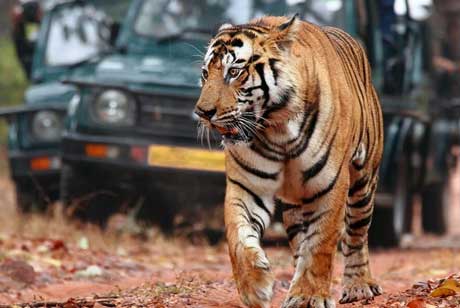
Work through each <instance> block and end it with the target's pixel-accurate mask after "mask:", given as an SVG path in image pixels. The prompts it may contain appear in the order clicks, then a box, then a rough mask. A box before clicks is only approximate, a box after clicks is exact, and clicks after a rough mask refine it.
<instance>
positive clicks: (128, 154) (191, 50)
mask: <svg viewBox="0 0 460 308" xmlns="http://www.w3.org/2000/svg"><path fill="white" fill-rule="evenodd" d="M309 2H312V4H311V6H310V4H308V3H309ZM308 3H307V2H304V1H294V2H293V1H285V0H282V1H280V0H277V1H269V2H268V1H234V0H233V1H205V0H199V1H188V0H180V1H165V0H159V1H157V0H134V1H133V2H132V5H131V8H130V10H129V12H128V16H127V18H126V20H125V22H124V24H123V25H122V27H121V30H120V36H119V37H118V41H117V43H116V50H118V53H116V54H112V55H110V56H108V57H105V58H103V59H101V61H100V62H99V64H98V65H97V68H96V70H95V73H94V74H92V75H87V76H80V77H79V78H71V79H69V80H68V81H67V83H68V84H72V85H76V86H78V88H79V100H78V102H76V103H75V104H72V106H71V108H70V109H69V116H68V117H69V118H68V121H67V125H66V128H65V133H64V135H63V148H62V149H63V150H62V151H63V153H62V157H63V169H62V178H61V184H62V185H61V195H62V199H63V201H64V203H65V204H66V205H67V206H71V207H72V208H77V209H81V211H77V212H78V213H76V214H78V215H79V216H80V217H85V218H88V219H91V220H93V221H98V222H102V223H103V221H104V219H106V218H107V216H108V215H109V214H110V213H111V212H113V211H116V210H117V209H119V207H120V206H130V205H131V206H136V205H139V206H140V205H141V204H142V205H143V206H140V212H139V213H138V216H140V217H144V218H146V217H148V218H152V219H156V220H158V221H159V223H160V225H161V226H162V227H163V229H164V230H171V227H172V226H173V220H174V216H175V214H176V213H177V212H178V211H179V210H180V211H181V212H182V211H184V210H185V211H187V212H188V214H187V215H185V217H186V220H188V221H193V216H192V215H193V214H198V215H200V213H201V216H202V217H205V218H206V220H209V219H208V215H209V214H206V213H209V211H205V210H200V209H206V208H208V207H213V206H214V207H215V206H216V205H219V204H222V203H223V200H224V189H225V175H224V155H223V152H222V151H221V150H220V148H219V145H218V143H219V142H220V140H214V139H212V138H210V139H211V140H210V148H208V146H207V145H203V142H202V144H200V140H199V138H198V141H197V123H198V122H197V118H196V116H195V115H194V113H193V108H194V105H195V102H196V100H197V98H198V96H199V92H200V88H199V85H198V81H199V79H200V75H201V65H202V63H201V61H202V57H203V52H204V51H205V47H206V44H207V42H208V41H209V39H210V38H211V37H212V35H213V34H215V33H216V31H217V29H218V27H219V26H220V25H221V24H222V23H224V22H231V23H235V24H241V23H245V22H247V21H249V20H250V19H252V18H254V17H256V16H262V15H267V14H273V15H283V14H287V15H289V14H292V15H293V14H295V13H296V12H301V13H302V17H303V18H309V19H314V18H317V19H319V22H324V23H329V24H336V25H338V26H344V25H345V19H344V16H343V14H344V10H343V9H340V7H339V8H336V7H334V6H333V7H332V8H331V7H330V5H329V6H327V5H325V4H324V1H308ZM339 4H340V5H341V1H339ZM204 139H206V138H204ZM204 142H205V143H206V140H204ZM219 221H220V220H219Z"/></svg>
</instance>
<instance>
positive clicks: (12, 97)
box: [0, 38, 27, 106]
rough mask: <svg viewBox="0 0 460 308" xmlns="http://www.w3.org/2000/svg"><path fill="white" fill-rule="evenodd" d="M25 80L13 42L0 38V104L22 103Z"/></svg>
mask: <svg viewBox="0 0 460 308" xmlns="http://www.w3.org/2000/svg"><path fill="white" fill-rule="evenodd" d="M26 86H27V80H26V78H25V75H24V72H23V71H22V68H21V65H20V64H19V61H18V60H17V58H16V53H15V51H14V47H13V43H12V42H11V40H9V39H6V38H0V106H11V105H17V104H20V103H22V98H23V95H24V90H25V88H26Z"/></svg>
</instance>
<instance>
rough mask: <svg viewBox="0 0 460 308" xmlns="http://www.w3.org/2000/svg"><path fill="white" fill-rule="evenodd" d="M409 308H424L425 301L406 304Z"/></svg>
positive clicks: (417, 300)
mask: <svg viewBox="0 0 460 308" xmlns="http://www.w3.org/2000/svg"><path fill="white" fill-rule="evenodd" d="M407 307H409V308H425V301H424V300H423V299H420V298H419V299H414V300H413V301H411V302H409V304H407Z"/></svg>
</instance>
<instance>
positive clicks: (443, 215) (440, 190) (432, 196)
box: [422, 181, 449, 235]
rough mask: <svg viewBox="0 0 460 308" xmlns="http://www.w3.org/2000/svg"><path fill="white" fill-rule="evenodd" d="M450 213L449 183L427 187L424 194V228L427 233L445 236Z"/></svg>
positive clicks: (444, 182) (433, 184)
mask: <svg viewBox="0 0 460 308" xmlns="http://www.w3.org/2000/svg"><path fill="white" fill-rule="evenodd" d="M448 212H449V181H443V182H440V183H432V184H430V185H427V186H426V187H425V188H424V190H423V192H422V226H423V230H425V232H429V233H434V234H439V235H442V234H445V233H446V232H447V215H448Z"/></svg>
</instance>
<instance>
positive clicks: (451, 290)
mask: <svg viewBox="0 0 460 308" xmlns="http://www.w3.org/2000/svg"><path fill="white" fill-rule="evenodd" d="M457 293H460V285H459V283H458V282H457V281H455V280H454V279H447V280H445V281H444V282H443V283H442V284H441V285H440V286H439V287H438V288H436V289H434V290H433V292H431V294H430V296H431V297H447V296H451V295H456V294H457Z"/></svg>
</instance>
